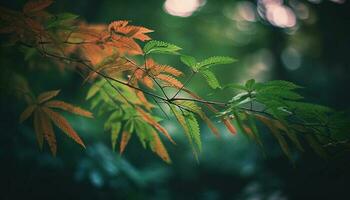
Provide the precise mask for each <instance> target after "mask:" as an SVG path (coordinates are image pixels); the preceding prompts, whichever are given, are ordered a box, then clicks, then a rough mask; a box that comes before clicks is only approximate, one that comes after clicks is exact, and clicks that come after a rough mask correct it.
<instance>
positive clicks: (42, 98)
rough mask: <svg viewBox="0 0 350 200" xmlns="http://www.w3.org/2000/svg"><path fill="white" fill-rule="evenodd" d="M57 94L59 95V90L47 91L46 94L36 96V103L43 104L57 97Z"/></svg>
mask: <svg viewBox="0 0 350 200" xmlns="http://www.w3.org/2000/svg"><path fill="white" fill-rule="evenodd" d="M58 93H60V90H52V91H48V92H43V93H41V94H40V95H39V96H38V98H37V101H38V103H43V102H45V101H47V100H50V99H52V98H53V97H55V96H57V95H58Z"/></svg>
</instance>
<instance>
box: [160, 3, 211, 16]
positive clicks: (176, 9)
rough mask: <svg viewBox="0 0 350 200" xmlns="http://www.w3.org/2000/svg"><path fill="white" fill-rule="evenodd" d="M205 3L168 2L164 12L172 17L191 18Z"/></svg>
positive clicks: (165, 4)
mask: <svg viewBox="0 0 350 200" xmlns="http://www.w3.org/2000/svg"><path fill="white" fill-rule="evenodd" d="M205 3H206V2H205V0H166V1H165V3H164V10H165V11H166V12H167V13H169V14H170V15H174V16H179V17H189V16H191V15H192V14H193V12H195V11H196V10H198V9H199V8H200V7H202V6H204V4H205Z"/></svg>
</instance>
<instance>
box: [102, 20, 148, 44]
mask: <svg viewBox="0 0 350 200" xmlns="http://www.w3.org/2000/svg"><path fill="white" fill-rule="evenodd" d="M108 31H109V32H114V33H118V34H122V35H123V36H126V37H130V38H133V39H138V40H141V41H147V40H150V39H151V38H150V37H149V36H148V35H146V33H151V32H153V30H151V29H148V28H145V27H142V26H132V25H129V22H128V21H126V20H119V21H114V22H112V23H110V24H109V25H108Z"/></svg>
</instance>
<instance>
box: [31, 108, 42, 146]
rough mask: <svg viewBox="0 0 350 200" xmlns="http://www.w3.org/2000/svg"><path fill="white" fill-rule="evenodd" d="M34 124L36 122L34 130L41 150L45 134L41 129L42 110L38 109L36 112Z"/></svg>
mask: <svg viewBox="0 0 350 200" xmlns="http://www.w3.org/2000/svg"><path fill="white" fill-rule="evenodd" d="M33 122H34V130H35V134H36V140H37V142H38V144H39V148H40V149H42V148H43V143H44V134H43V130H42V127H41V117H40V109H38V110H36V111H35V112H34V120H33Z"/></svg>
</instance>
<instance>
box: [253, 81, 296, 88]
mask: <svg viewBox="0 0 350 200" xmlns="http://www.w3.org/2000/svg"><path fill="white" fill-rule="evenodd" d="M256 85H257V88H263V87H277V88H281V89H282V88H283V89H286V90H294V89H299V88H303V87H301V86H299V85H296V84H295V83H292V82H289V81H284V80H273V81H269V82H266V83H258V84H256Z"/></svg>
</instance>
